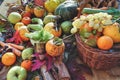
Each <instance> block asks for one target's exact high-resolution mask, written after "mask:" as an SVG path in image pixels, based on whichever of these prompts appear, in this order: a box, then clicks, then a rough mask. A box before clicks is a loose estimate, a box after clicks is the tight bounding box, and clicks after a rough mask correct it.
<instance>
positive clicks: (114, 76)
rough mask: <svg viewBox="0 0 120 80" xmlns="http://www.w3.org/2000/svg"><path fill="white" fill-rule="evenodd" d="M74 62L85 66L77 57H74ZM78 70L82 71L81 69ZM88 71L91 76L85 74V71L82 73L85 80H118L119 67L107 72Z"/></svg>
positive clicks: (119, 78) (119, 79) (119, 74)
mask: <svg viewBox="0 0 120 80" xmlns="http://www.w3.org/2000/svg"><path fill="white" fill-rule="evenodd" d="M76 61H77V63H78V64H82V65H85V64H84V62H82V61H81V60H80V58H79V57H78V56H77V57H76ZM88 68H89V67H88ZM80 70H82V68H81V69H80ZM90 70H91V72H92V74H89V73H87V72H86V71H85V70H83V71H82V74H83V76H84V77H85V79H86V80H120V66H117V67H114V68H112V69H109V70H96V69H91V68H90Z"/></svg>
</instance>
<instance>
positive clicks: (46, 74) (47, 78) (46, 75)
mask: <svg viewBox="0 0 120 80" xmlns="http://www.w3.org/2000/svg"><path fill="white" fill-rule="evenodd" d="M41 73H42V76H43V79H44V80H55V79H54V78H53V77H52V75H51V74H50V73H49V71H47V67H46V66H45V65H43V66H42V67H41Z"/></svg>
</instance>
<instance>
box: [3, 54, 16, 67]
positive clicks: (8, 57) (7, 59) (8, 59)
mask: <svg viewBox="0 0 120 80" xmlns="http://www.w3.org/2000/svg"><path fill="white" fill-rule="evenodd" d="M1 61H2V63H3V64H4V65H6V66H10V65H13V64H14V63H15V61H16V55H15V54H14V53H12V52H6V53H5V54H4V55H3V56H2V60H1Z"/></svg>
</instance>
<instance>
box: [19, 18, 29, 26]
mask: <svg viewBox="0 0 120 80" xmlns="http://www.w3.org/2000/svg"><path fill="white" fill-rule="evenodd" d="M21 22H22V23H24V24H25V25H28V24H30V23H31V19H30V17H23V18H22V21H21Z"/></svg>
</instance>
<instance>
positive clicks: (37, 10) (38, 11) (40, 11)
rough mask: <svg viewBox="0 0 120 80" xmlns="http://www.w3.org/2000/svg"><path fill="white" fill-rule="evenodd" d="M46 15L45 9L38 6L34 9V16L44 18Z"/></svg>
mask: <svg viewBox="0 0 120 80" xmlns="http://www.w3.org/2000/svg"><path fill="white" fill-rule="evenodd" d="M44 13H45V10H44V8H43V7H40V6H36V7H35V8H34V15H35V16H36V17H43V16H44Z"/></svg>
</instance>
